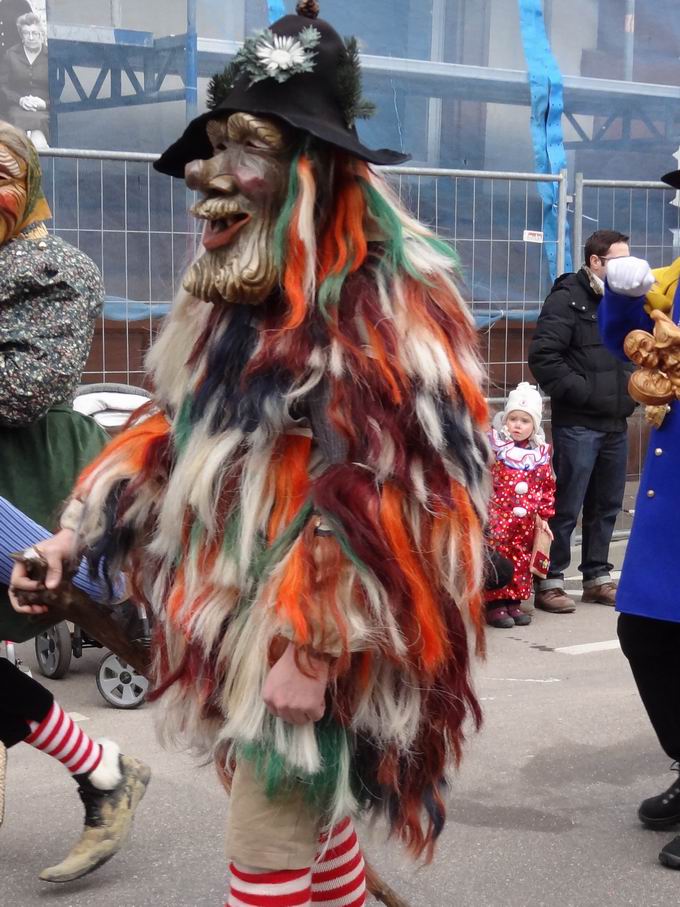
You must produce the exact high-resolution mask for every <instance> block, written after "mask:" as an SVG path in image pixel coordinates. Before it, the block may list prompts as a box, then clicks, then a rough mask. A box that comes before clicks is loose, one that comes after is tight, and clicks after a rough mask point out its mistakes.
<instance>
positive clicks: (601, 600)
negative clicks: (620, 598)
mask: <svg viewBox="0 0 680 907" xmlns="http://www.w3.org/2000/svg"><path fill="white" fill-rule="evenodd" d="M581 601H582V602H586V604H591V605H593V604H595V605H611V606H612V607H613V606H614V605H615V604H616V583H612V582H609V583H601V585H599V586H584V587H583V595H582V596H581Z"/></svg>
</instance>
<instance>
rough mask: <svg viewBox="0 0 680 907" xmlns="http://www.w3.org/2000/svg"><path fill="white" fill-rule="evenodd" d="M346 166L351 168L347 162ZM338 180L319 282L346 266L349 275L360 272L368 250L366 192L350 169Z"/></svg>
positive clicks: (338, 272) (321, 254)
mask: <svg viewBox="0 0 680 907" xmlns="http://www.w3.org/2000/svg"><path fill="white" fill-rule="evenodd" d="M339 166H340V165H339ZM344 166H345V167H350V165H349V164H348V163H347V162H344ZM338 183H339V185H338V186H337V193H336V206H335V209H334V218H333V220H332V221H331V223H330V224H329V225H328V227H327V228H326V230H325V231H324V235H323V237H322V238H321V242H320V255H319V274H318V280H319V282H321V281H323V280H325V279H326V278H327V277H329V276H331V275H337V274H341V273H342V272H343V271H344V270H345V268H348V272H349V273H350V274H351V273H353V272H354V271H357V270H358V269H359V268H360V267H361V265H362V264H363V263H364V261H365V260H366V255H367V253H368V240H367V239H366V232H365V227H364V225H365V220H366V199H365V197H364V193H363V191H362V189H361V186H360V185H359V183H358V182H357V181H356V177H355V176H354V174H353V173H352V172H351V171H350V172H345V173H344V174H341V176H340V177H339V178H338Z"/></svg>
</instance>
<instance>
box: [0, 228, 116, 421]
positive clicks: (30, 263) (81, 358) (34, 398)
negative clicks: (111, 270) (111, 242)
mask: <svg viewBox="0 0 680 907" xmlns="http://www.w3.org/2000/svg"><path fill="white" fill-rule="evenodd" d="M103 299H104V290H103V285H102V279H101V275H100V273H99V271H98V269H97V267H96V265H95V264H94V262H92V261H91V260H90V259H89V258H88V257H87V256H86V255H85V254H83V253H82V252H80V251H79V250H78V249H76V248H74V247H73V246H71V245H69V244H68V243H66V242H64V241H63V240H62V239H59V238H58V237H56V236H47V237H45V238H41V239H28V238H25V237H19V238H17V239H15V240H12V241H10V242H8V243H6V244H5V245H3V246H2V247H0V425H5V426H21V425H30V424H31V423H32V422H35V420H36V419H39V418H40V417H41V416H44V415H45V413H46V412H47V411H48V410H49V409H50V408H51V407H52V406H54V405H55V404H57V403H67V404H68V403H71V401H72V400H73V397H74V395H75V392H76V389H77V387H78V384H79V382H80V376H81V373H82V370H83V368H84V367H85V363H86V361H87V357H88V354H89V352H90V345H91V343H92V335H93V332H94V322H95V319H96V318H97V316H98V315H99V313H100V312H101V308H102V303H103Z"/></svg>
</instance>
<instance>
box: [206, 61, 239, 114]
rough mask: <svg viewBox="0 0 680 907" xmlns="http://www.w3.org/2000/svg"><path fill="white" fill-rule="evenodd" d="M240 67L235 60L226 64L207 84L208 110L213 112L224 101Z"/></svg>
mask: <svg viewBox="0 0 680 907" xmlns="http://www.w3.org/2000/svg"><path fill="white" fill-rule="evenodd" d="M239 73H240V67H239V65H238V63H237V62H236V60H232V61H231V63H227V65H226V66H225V67H224V69H223V70H222V72H216V73H215V75H214V76H213V77H212V79H211V80H210V82H209V84H208V98H207V103H208V109H209V110H214V109H215V108H216V107H219V105H220V104H221V103H222V101H224V99H225V98H226V96H227V95H228V94H229V92H230V91H231V89H232V88H233V87H234V82H235V81H236V79H237V78H238V76H239Z"/></svg>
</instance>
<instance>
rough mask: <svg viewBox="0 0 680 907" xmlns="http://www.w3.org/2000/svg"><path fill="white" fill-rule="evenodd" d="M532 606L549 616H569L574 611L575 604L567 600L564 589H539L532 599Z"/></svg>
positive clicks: (572, 600) (570, 599)
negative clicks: (547, 613) (546, 612)
mask: <svg viewBox="0 0 680 907" xmlns="http://www.w3.org/2000/svg"><path fill="white" fill-rule="evenodd" d="M534 606H535V607H536V608H540V609H541V611H548V612H549V613H550V614H571V612H572V611H575V610H576V602H575V601H574V599H573V598H569V596H568V595H567V593H566V592H565V591H564V589H539V590H538V591H537V592H536V596H535V598H534Z"/></svg>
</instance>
